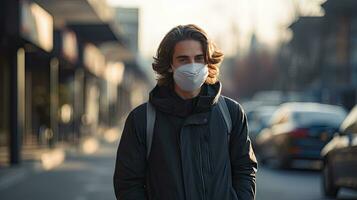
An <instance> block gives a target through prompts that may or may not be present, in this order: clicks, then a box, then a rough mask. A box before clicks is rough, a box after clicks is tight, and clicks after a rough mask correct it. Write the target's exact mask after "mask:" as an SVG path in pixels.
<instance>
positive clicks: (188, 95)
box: [174, 84, 201, 99]
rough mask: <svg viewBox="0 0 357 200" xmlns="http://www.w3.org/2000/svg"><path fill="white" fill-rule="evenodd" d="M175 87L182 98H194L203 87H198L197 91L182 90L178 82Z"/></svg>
mask: <svg viewBox="0 0 357 200" xmlns="http://www.w3.org/2000/svg"><path fill="white" fill-rule="evenodd" d="M174 89H175V92H176V94H178V95H179V96H180V97H181V98H182V99H193V98H195V97H197V96H198V94H199V93H200V91H201V88H198V89H197V90H195V91H192V92H187V91H184V90H182V89H181V88H180V87H179V86H177V85H176V84H175V86H174Z"/></svg>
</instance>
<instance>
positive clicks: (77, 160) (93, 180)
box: [0, 144, 116, 200]
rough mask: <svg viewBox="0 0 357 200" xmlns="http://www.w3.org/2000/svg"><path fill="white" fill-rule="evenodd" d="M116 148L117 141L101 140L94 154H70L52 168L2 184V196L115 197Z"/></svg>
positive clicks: (6, 199)
mask: <svg viewBox="0 0 357 200" xmlns="http://www.w3.org/2000/svg"><path fill="white" fill-rule="evenodd" d="M115 150H116V144H104V145H103V144H102V145H101V148H100V149H99V150H98V151H97V152H96V153H94V154H92V155H75V156H71V155H70V156H68V157H67V159H66V161H65V162H64V163H63V164H62V165H60V166H59V167H57V168H55V169H53V170H51V171H42V170H35V171H33V172H27V173H25V175H23V176H22V177H21V180H17V181H16V182H15V181H14V183H13V184H11V185H9V186H8V187H6V188H2V187H1V185H0V199H1V200H23V199H26V200H49V199H51V200H64V199H66V200H113V199H115V196H114V190H113V184H112V176H113V171H114V162H115V160H114V159H115ZM0 182H1V181H0Z"/></svg>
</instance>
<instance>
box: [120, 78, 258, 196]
mask: <svg viewBox="0 0 357 200" xmlns="http://www.w3.org/2000/svg"><path fill="white" fill-rule="evenodd" d="M220 91H221V84H220V83H217V84H215V85H204V86H203V89H202V90H201V93H200V94H199V96H198V97H196V98H194V99H191V100H183V99H181V98H180V97H179V96H178V95H176V93H175V92H174V90H173V89H171V88H168V87H163V86H162V87H159V86H156V87H155V88H154V89H153V91H151V93H150V102H151V103H152V104H153V105H154V107H155V108H156V120H155V126H154V135H153V141H152V147H151V152H150V156H149V158H148V160H147V159H146V105H145V104H142V105H140V106H138V107H137V108H135V109H134V110H133V111H132V112H131V113H130V114H129V116H128V118H127V120H126V123H125V127H124V130H123V133H122V137H121V141H120V144H119V148H118V152H117V160H116V167H115V172H114V189H115V195H116V197H117V199H120V200H129V199H130V200H143V199H153V200H175V199H177V200H184V199H185V200H201V199H202V200H237V199H239V200H252V199H254V196H255V174H256V170H257V161H256V159H255V155H254V152H253V150H252V147H251V142H250V139H249V137H248V134H247V118H246V115H245V114H244V112H243V110H242V108H241V106H240V105H239V104H238V103H237V102H235V101H234V100H232V99H229V98H226V97H225V99H226V102H227V106H228V109H229V111H230V114H231V118H232V122H233V123H232V124H233V128H232V132H231V136H230V139H228V134H227V132H228V131H227V128H226V124H225V121H224V119H223V116H222V114H221V113H220V110H219V108H218V105H217V101H218V98H219V96H220ZM228 142H229V144H228Z"/></svg>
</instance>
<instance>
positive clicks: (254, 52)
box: [0, 0, 357, 200]
mask: <svg viewBox="0 0 357 200" xmlns="http://www.w3.org/2000/svg"><path fill="white" fill-rule="evenodd" d="M188 23H194V24H197V25H198V26H200V27H202V28H203V29H204V30H206V32H207V33H208V35H209V36H210V37H211V38H210V39H211V40H213V41H214V42H215V43H216V45H217V46H218V47H219V48H220V49H221V50H222V51H223V52H224V54H225V60H224V62H223V63H222V66H221V75H220V76H221V77H220V80H221V82H222V83H223V94H224V95H226V96H229V97H231V98H233V99H236V100H238V101H239V102H240V103H241V104H242V106H243V107H244V109H245V112H246V114H247V117H248V121H249V134H250V137H251V139H252V142H253V148H254V149H255V151H256V153H257V157H258V159H259V163H260V165H259V172H258V176H257V199H258V200H274V199H278V198H279V199H287V200H289V199H292V200H293V199H297V200H301V199H308V200H319V199H335V198H337V199H357V193H356V192H355V191H354V190H353V189H356V188H357V122H356V121H357V108H356V107H355V105H356V102H357V0H219V1H218V0H195V1H192V0H191V1H189V0H181V1H173V0H150V1H149V0H147V1H145V0H61V1H56V0H2V1H1V2H0V199H2V200H5V199H9V200H10V199H11V200H15V199H16V200H17V199H34V200H41V199H73V200H86V199H100V200H104V199H115V196H114V191H113V186H112V175H113V170H114V162H115V156H116V148H117V146H118V142H119V140H120V134H121V131H122V128H123V123H124V122H125V119H126V116H127V115H128V113H129V112H130V111H131V110H132V109H133V108H134V107H136V106H138V105H139V104H141V103H143V102H145V101H146V100H147V98H148V92H149V91H150V90H151V89H152V88H153V87H154V86H155V84H156V77H155V74H154V73H153V70H152V68H151V63H152V61H153V56H155V53H156V52H155V51H156V49H157V47H158V45H159V43H160V41H161V39H162V38H163V37H164V35H165V34H166V33H167V32H168V31H169V30H170V29H171V28H173V27H174V26H176V25H179V24H188Z"/></svg>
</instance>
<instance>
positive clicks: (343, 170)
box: [321, 105, 357, 197]
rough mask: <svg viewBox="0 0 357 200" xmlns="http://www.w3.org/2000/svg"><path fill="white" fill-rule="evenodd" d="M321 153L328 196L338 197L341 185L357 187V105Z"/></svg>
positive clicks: (324, 187)
mask: <svg viewBox="0 0 357 200" xmlns="http://www.w3.org/2000/svg"><path fill="white" fill-rule="evenodd" d="M321 155H322V156H323V160H324V167H323V173H322V177H323V178H322V188H323V191H324V194H325V195H326V196H328V197H336V196H337V193H338V190H339V189H340V188H341V187H346V188H353V189H357V105H356V106H355V107H354V108H353V109H352V111H351V112H350V114H349V115H348V116H347V117H346V119H345V120H344V121H343V123H342V125H341V127H340V130H339V132H338V133H336V135H335V136H334V137H333V139H332V140H331V141H330V142H329V143H328V144H327V145H326V146H325V147H324V148H323V150H322V152H321Z"/></svg>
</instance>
